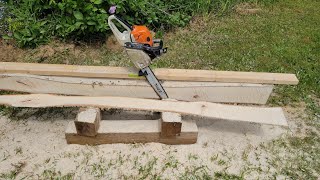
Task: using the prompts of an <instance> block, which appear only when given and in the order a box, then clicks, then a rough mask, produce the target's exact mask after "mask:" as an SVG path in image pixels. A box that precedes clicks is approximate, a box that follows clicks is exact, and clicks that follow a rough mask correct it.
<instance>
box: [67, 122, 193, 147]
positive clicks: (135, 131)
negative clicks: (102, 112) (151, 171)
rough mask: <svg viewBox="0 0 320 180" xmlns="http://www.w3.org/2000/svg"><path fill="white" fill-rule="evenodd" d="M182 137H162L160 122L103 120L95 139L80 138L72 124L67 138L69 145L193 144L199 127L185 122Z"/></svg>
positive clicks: (69, 126) (71, 123) (68, 129)
mask: <svg viewBox="0 0 320 180" xmlns="http://www.w3.org/2000/svg"><path fill="white" fill-rule="evenodd" d="M181 131H182V132H181V133H180V136H174V137H161V136H160V126H159V120H102V121H101V124H100V128H99V130H98V134H97V136H95V137H88V136H80V135H78V134H77V131H76V128H75V125H74V123H73V122H70V123H69V125H68V127H67V130H66V133H65V137H66V140H67V143H68V144H81V145H85V144H88V145H99V144H112V143H149V142H159V143H164V144H193V143H196V142H197V137H198V127H197V125H196V124H195V123H192V122H183V125H182V130H181Z"/></svg>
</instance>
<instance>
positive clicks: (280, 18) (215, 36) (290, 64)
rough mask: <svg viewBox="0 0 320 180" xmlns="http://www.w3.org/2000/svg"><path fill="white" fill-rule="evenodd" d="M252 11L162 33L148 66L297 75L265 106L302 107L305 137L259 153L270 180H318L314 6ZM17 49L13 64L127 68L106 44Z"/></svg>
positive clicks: (286, 4)
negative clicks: (161, 45)
mask: <svg viewBox="0 0 320 180" xmlns="http://www.w3.org/2000/svg"><path fill="white" fill-rule="evenodd" d="M257 6H259V7H260V8H261V9H262V11H261V12H258V13H257V14H245V15H240V14H238V13H236V12H232V13H231V14H229V15H227V16H223V17H216V16H214V15H213V14H207V15H203V16H201V17H196V18H194V19H193V20H192V22H191V24H190V25H188V26H187V27H185V28H179V29H176V30H175V31H174V32H169V33H167V34H165V35H164V37H163V38H164V42H165V44H166V45H167V46H168V53H167V54H166V55H164V57H163V58H161V59H160V60H159V61H157V62H156V63H154V64H153V67H154V68H156V67H166V68H187V69H211V70H232V71H256V72H283V73H295V74H296V75H297V76H298V79H299V80H300V83H299V85H298V86H286V85H281V86H277V87H276V88H275V91H274V92H275V93H274V95H273V96H272V98H271V99H270V101H269V103H268V104H269V105H270V106H273V105H277V106H291V107H293V108H301V107H306V108H305V109H303V110H304V111H305V113H306V114H307V116H305V117H303V119H304V122H301V123H302V124H303V126H301V128H303V129H305V131H306V132H305V134H304V135H303V136H300V135H297V134H294V133H293V134H290V133H288V134H287V135H284V136H283V137H282V138H280V139H277V140H274V141H272V142H270V143H268V144H263V145H261V146H260V147H259V151H264V152H267V153H268V154H269V155H270V157H269V161H268V163H269V164H271V165H272V166H273V167H274V168H275V169H277V171H276V172H274V173H273V174H271V175H270V177H279V176H281V177H282V176H283V177H287V178H290V179H318V178H319V172H320V8H319V7H320V1H318V0H281V1H278V2H275V3H273V4H268V5H261V4H260V5H257ZM53 46H54V43H53ZM53 49H54V48H53ZM21 51H22V50H19V52H20V53H22V54H23V58H20V59H15V58H12V61H23V62H43V63H68V64H86V65H113V66H131V64H130V63H128V59H127V57H126V56H124V55H123V52H122V51H119V50H110V49H108V48H106V46H105V45H101V46H98V47H90V46H86V45H81V46H79V47H76V51H77V53H74V52H71V51H69V50H65V51H62V52H59V53H57V52H58V50H55V51H56V53H53V54H51V55H49V56H45V57H44V56H40V57H39V56H38V55H37V54H38V53H39V52H40V51H41V47H40V48H38V49H33V50H31V49H27V50H23V52H21ZM17 57H19V56H17ZM257 158H258V155H257ZM262 171H264V170H261V169H259V168H257V167H256V166H254V165H252V164H250V162H248V163H247V166H245V167H243V171H242V172H243V173H242V174H239V175H229V174H223V173H217V174H216V175H215V176H216V178H224V179H242V178H250V176H247V175H248V174H250V173H252V172H257V173H262ZM264 173H268V172H264ZM204 174H206V173H204Z"/></svg>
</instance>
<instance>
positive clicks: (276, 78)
mask: <svg viewBox="0 0 320 180" xmlns="http://www.w3.org/2000/svg"><path fill="white" fill-rule="evenodd" d="M154 72H155V75H156V76H157V78H158V79H160V80H171V81H201V82H228V83H230V82H234V83H258V84H294V85H295V84H298V82H299V81H298V79H297V77H296V76H295V75H294V74H282V73H263V72H236V71H210V70H188V69H155V70H154ZM0 73H5V74H7V73H22V74H34V75H50V76H72V77H92V78H97V77H98V78H116V79H143V77H139V76H137V74H138V73H137V70H136V69H134V68H126V67H106V66H76V65H62V64H32V63H12V62H1V63H0Z"/></svg>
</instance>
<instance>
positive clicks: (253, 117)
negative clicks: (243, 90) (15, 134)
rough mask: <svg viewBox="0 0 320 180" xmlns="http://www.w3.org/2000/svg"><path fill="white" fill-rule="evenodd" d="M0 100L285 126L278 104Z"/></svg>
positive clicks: (117, 99)
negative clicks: (141, 111) (235, 104)
mask: <svg viewBox="0 0 320 180" xmlns="http://www.w3.org/2000/svg"><path fill="white" fill-rule="evenodd" d="M0 104H2V105H8V106H14V107H97V108H120V109H126V110H146V111H156V112H174V113H180V114H190V115H195V116H201V117H208V118H216V119H224V120H232V121H244V122H253V123H260V124H272V125H280V126H288V124H287V121H286V118H285V116H284V113H283V111H282V109H281V108H260V107H248V106H233V105H223V104H216V103H209V102H181V101H179V102H178V101H162V100H151V99H138V98H124V97H106V96H101V97H87V96H86V97H84V96H56V95H48V94H31V95H1V96H0Z"/></svg>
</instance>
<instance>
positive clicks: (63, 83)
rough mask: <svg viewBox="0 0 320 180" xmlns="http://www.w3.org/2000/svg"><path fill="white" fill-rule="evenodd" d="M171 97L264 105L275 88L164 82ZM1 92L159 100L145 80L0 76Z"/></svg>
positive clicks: (238, 84) (242, 84) (251, 85)
mask: <svg viewBox="0 0 320 180" xmlns="http://www.w3.org/2000/svg"><path fill="white" fill-rule="evenodd" d="M162 85H163V87H164V88H165V90H166V92H167V93H168V95H169V97H170V98H172V99H176V100H181V101H207V102H221V103H250V104H265V103H266V102H267V100H268V98H269V96H270V94H271V92H272V89H273V85H262V84H247V83H221V82H220V83H218V82H183V81H164V82H162ZM0 90H8V91H18V92H28V93H37V94H47V93H49V94H63V95H85V96H120V97H135V98H147V99H159V97H158V95H157V94H156V93H155V92H154V90H153V89H152V88H151V86H150V84H149V83H148V82H147V81H146V80H137V79H126V80H119V79H106V78H85V77H61V76H39V75H30V74H0Z"/></svg>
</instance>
